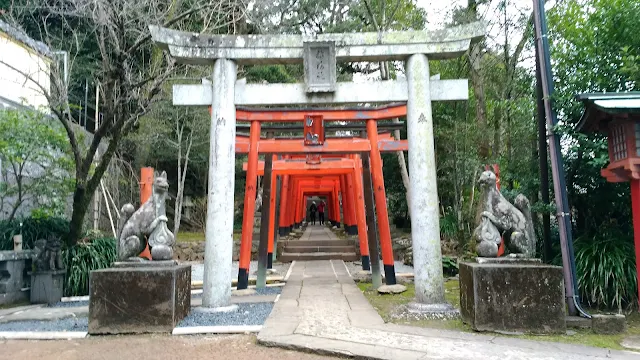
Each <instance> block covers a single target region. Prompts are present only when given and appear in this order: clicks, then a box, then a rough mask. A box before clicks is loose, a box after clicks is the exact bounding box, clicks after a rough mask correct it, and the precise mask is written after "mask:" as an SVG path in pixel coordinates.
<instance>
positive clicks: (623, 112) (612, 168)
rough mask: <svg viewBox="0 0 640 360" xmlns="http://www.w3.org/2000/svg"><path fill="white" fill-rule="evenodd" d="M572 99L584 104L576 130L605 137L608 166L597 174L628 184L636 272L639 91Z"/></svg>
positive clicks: (639, 260) (639, 249) (639, 254)
mask: <svg viewBox="0 0 640 360" xmlns="http://www.w3.org/2000/svg"><path fill="white" fill-rule="evenodd" d="M576 99H577V100H579V101H582V102H583V103H584V105H585V110H584V113H583V114H582V118H581V119H580V122H579V123H578V126H577V130H578V131H580V132H584V133H590V132H591V133H593V132H595V133H602V134H606V136H607V141H608V145H609V146H608V147H609V165H608V166H607V167H606V168H604V169H602V170H601V171H600V173H601V174H602V176H603V177H604V178H606V179H607V181H609V182H626V181H628V182H629V183H630V186H631V208H632V213H633V229H634V230H633V233H634V234H633V237H634V243H635V249H636V269H637V271H640V92H637V91H636V92H625V93H608V94H607V93H603V94H580V95H577V96H576ZM638 280H639V281H640V274H639V275H638ZM638 292H639V294H640V286H639V287H638Z"/></svg>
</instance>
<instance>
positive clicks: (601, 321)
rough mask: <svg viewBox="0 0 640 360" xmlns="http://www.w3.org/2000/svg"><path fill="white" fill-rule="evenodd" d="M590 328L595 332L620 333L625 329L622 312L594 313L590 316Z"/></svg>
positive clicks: (625, 322)
mask: <svg viewBox="0 0 640 360" xmlns="http://www.w3.org/2000/svg"><path fill="white" fill-rule="evenodd" d="M591 329H592V330H593V332H594V333H596V334H604V335H611V334H622V333H624V332H626V331H627V321H626V319H625V317H624V315H622V314H611V315H606V314H596V315H592V316H591Z"/></svg>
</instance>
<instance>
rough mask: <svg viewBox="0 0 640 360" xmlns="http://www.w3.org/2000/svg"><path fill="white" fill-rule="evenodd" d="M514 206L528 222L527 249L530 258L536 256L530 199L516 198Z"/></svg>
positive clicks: (519, 196) (521, 196) (520, 195)
mask: <svg viewBox="0 0 640 360" xmlns="http://www.w3.org/2000/svg"><path fill="white" fill-rule="evenodd" d="M513 205H514V206H515V207H516V208H517V209H518V210H520V212H522V215H524V218H525V220H526V221H527V240H528V244H527V248H528V252H530V254H527V255H529V256H535V253H536V232H535V230H534V229H533V217H532V216H531V204H530V203H529V199H527V197H526V196H524V195H522V194H519V195H518V196H516V199H515V201H514V203H513Z"/></svg>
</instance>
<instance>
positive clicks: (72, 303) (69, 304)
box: [47, 301, 89, 308]
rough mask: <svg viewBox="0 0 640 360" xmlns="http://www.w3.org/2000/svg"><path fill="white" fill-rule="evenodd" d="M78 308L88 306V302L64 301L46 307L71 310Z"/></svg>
mask: <svg viewBox="0 0 640 360" xmlns="http://www.w3.org/2000/svg"><path fill="white" fill-rule="evenodd" d="M80 306H89V301H65V302H62V301H60V302H58V303H55V304H51V305H47V307H53V308H72V307H80Z"/></svg>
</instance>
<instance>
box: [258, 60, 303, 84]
mask: <svg viewBox="0 0 640 360" xmlns="http://www.w3.org/2000/svg"><path fill="white" fill-rule="evenodd" d="M246 76H247V81H248V82H250V83H258V82H262V81H266V82H268V83H271V84H274V83H294V82H297V81H299V80H301V78H302V76H303V73H302V67H301V66H300V65H256V66H251V67H249V68H248V69H247V71H246Z"/></svg>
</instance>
